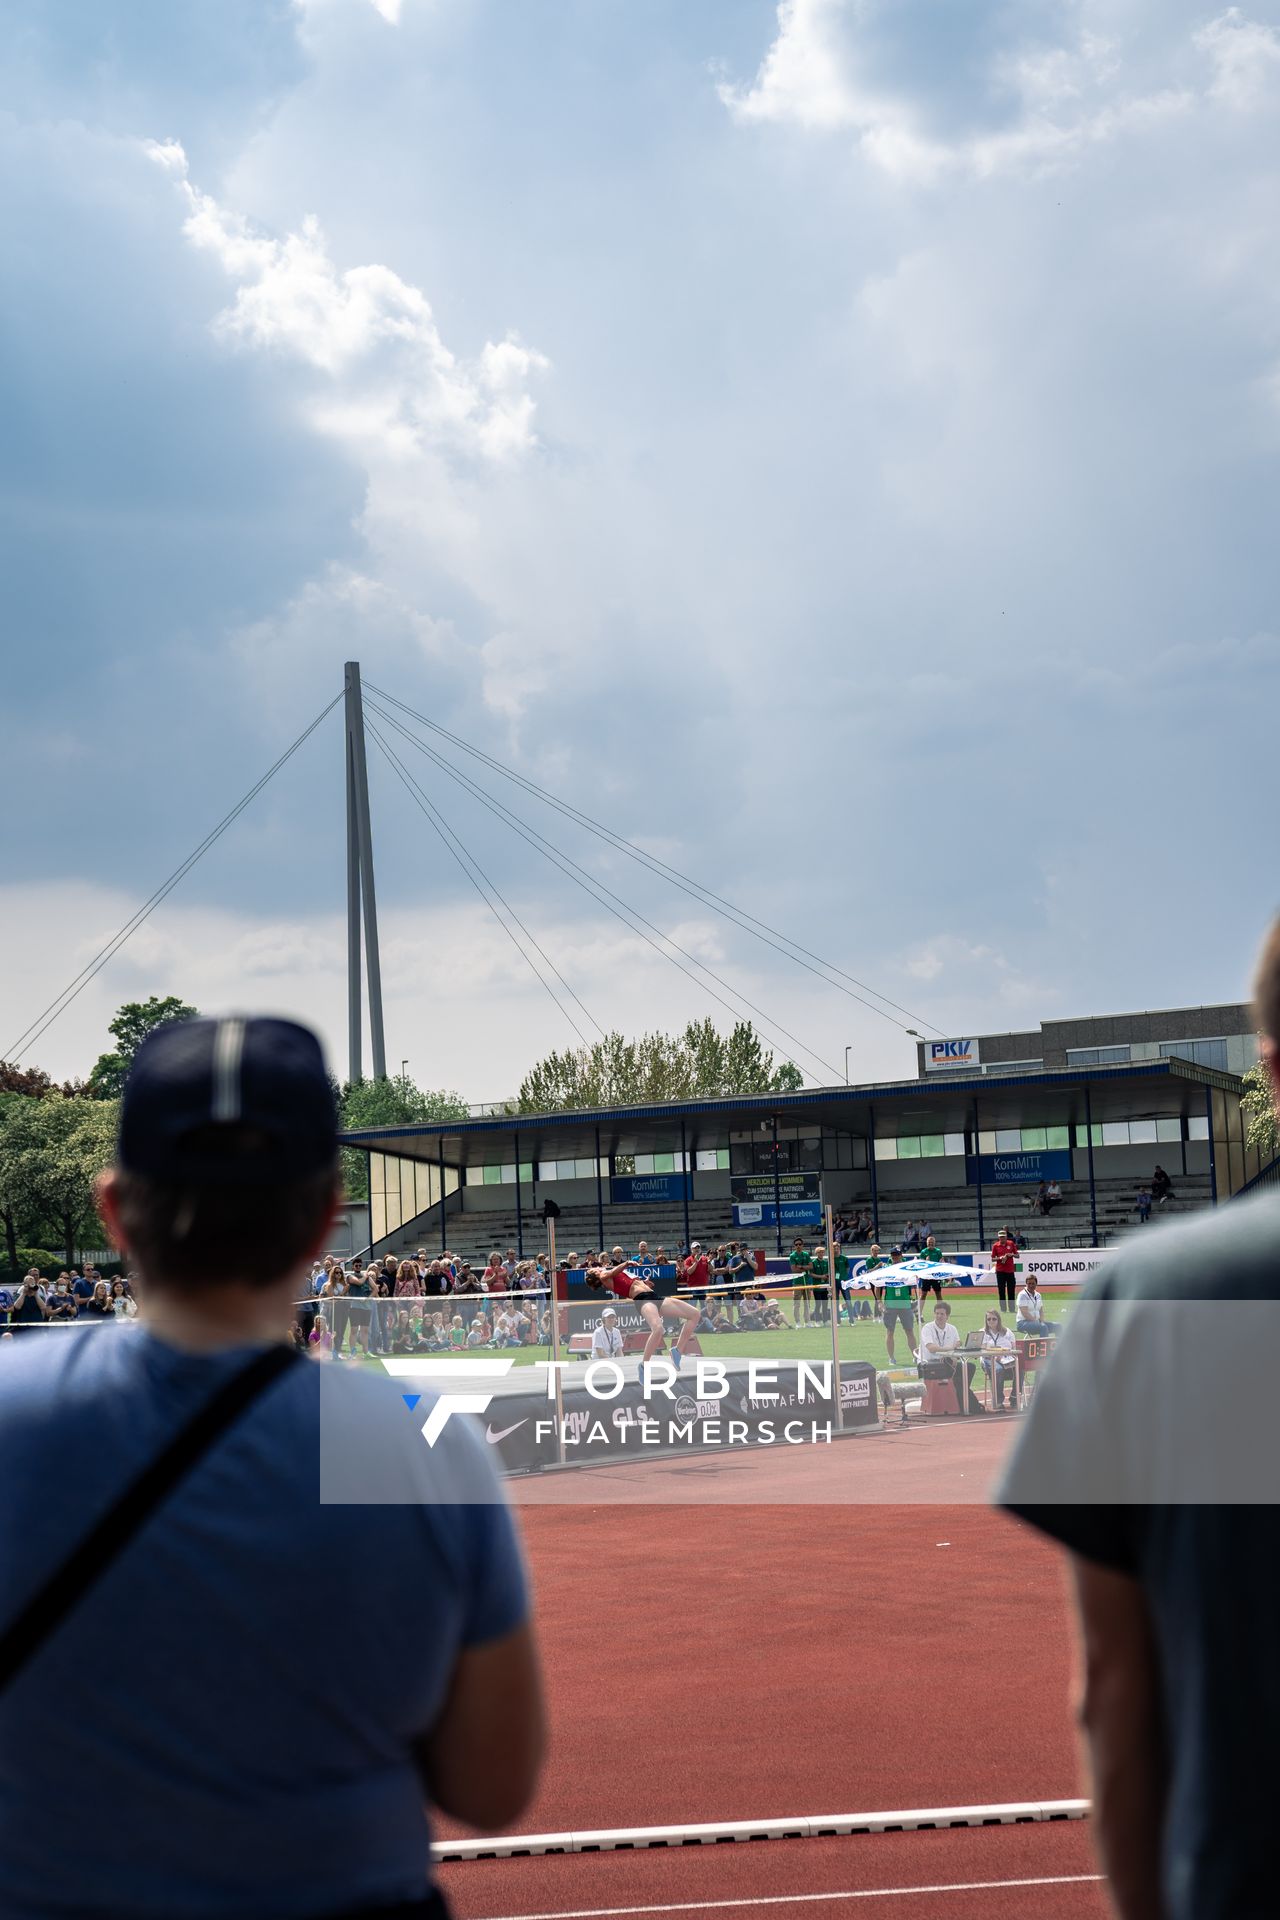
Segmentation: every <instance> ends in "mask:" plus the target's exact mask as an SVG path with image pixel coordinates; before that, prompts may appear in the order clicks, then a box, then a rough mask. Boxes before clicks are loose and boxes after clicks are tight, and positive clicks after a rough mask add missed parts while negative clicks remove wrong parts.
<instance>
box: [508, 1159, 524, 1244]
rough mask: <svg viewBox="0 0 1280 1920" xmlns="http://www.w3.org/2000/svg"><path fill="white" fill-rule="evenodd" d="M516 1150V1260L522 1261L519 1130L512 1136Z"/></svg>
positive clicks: (522, 1229)
mask: <svg viewBox="0 0 1280 1920" xmlns="http://www.w3.org/2000/svg"><path fill="white" fill-rule="evenodd" d="M511 1137H512V1139H513V1140H514V1141H515V1148H516V1259H517V1260H523V1259H524V1213H523V1211H522V1209H521V1206H520V1130H519V1128H518V1127H517V1128H516V1129H515V1131H514V1132H513V1134H512V1136H511Z"/></svg>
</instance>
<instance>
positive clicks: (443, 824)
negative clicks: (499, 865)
mask: <svg viewBox="0 0 1280 1920" xmlns="http://www.w3.org/2000/svg"><path fill="white" fill-rule="evenodd" d="M375 711H376V709H375ZM365 726H366V728H367V730H368V732H369V733H370V734H371V736H372V737H373V739H374V740H375V741H376V742H377V744H378V746H379V748H380V749H381V751H382V752H383V753H384V754H385V755H386V757H387V759H388V760H389V761H390V763H391V765H392V767H393V768H394V769H395V772H396V773H397V775H398V776H399V778H400V781H401V783H402V785H403V786H404V787H405V788H406V789H407V791H408V793H409V797H410V799H411V800H413V801H415V802H416V804H417V806H418V809H419V811H420V812H421V813H423V814H425V815H426V817H427V819H428V820H429V821H430V822H431V825H432V826H433V827H434V828H435V830H436V832H437V834H439V836H440V839H441V840H442V841H443V842H444V845H445V846H446V847H447V848H448V849H449V852H450V853H451V854H452V855H453V857H454V859H455V860H456V861H457V863H458V865H459V866H460V867H461V868H462V871H463V872H464V873H465V874H466V876H467V878H468V880H470V882H471V884H472V886H473V887H474V888H475V890H476V892H477V893H478V894H479V895H480V898H481V899H482V900H483V901H484V902H485V905H486V906H487V907H488V909H489V911H490V913H492V915H493V917H494V919H495V920H496V921H497V922H498V925H499V926H500V927H501V928H502V931H503V932H504V933H505V934H506V936H507V938H508V939H509V940H510V941H511V943H512V945H513V946H514V947H515V950H516V952H517V953H518V954H519V955H520V957H521V958H522V959H523V960H524V962H525V964H526V966H527V967H528V968H529V970H530V972H531V973H532V974H533V977H534V979H535V980H536V981H537V982H538V985H539V986H540V987H543V988H545V989H546V991H547V993H549V994H550V996H551V999H552V1002H553V1004H554V1005H555V1007H556V1009H557V1011H558V1012H560V1013H562V1014H563V1015H564V1017H565V1019H566V1020H567V1021H568V1022H569V1025H570V1026H571V1027H572V1028H573V1030H574V1032H575V1033H576V1034H577V1036H578V1038H579V1040H581V1042H582V1044H583V1046H584V1047H585V1046H586V1045H587V1044H588V1041H587V1036H586V1035H585V1034H584V1033H583V1031H582V1028H581V1027H580V1026H579V1025H578V1023H577V1021H576V1020H575V1019H574V1017H573V1015H572V1014H571V1013H570V1012H569V1009H568V1008H567V1007H565V1006H563V1005H561V1002H560V999H559V997H558V995H557V994H556V991H555V989H554V987H553V986H552V985H551V983H550V981H549V980H544V979H543V977H542V975H541V974H540V973H539V972H538V969H537V967H536V966H535V965H534V963H533V960H532V959H531V958H530V956H529V954H528V953H527V952H526V951H525V949H524V948H523V947H522V946H521V945H520V942H519V941H518V940H517V939H516V936H515V934H514V933H512V931H511V929H510V927H509V926H508V925H507V923H506V921H505V920H504V919H503V918H502V915H501V914H500V913H499V912H498V909H497V907H495V906H494V904H493V901H492V900H491V899H490V898H489V894H488V893H487V892H486V891H485V889H486V888H487V889H488V890H489V892H491V893H493V894H494V895H495V896H496V898H497V899H498V900H499V901H500V902H501V904H502V906H503V907H504V908H505V910H506V911H507V913H509V914H510V915H511V918H512V919H513V920H514V921H515V923H516V925H517V926H518V927H519V929H520V931H521V933H522V934H523V935H524V937H525V939H526V940H528V941H529V943H530V945H531V946H533V947H536V948H537V951H538V952H539V953H540V954H541V955H542V958H543V959H544V960H545V961H546V963H547V965H548V966H549V967H550V969H551V971H552V973H554V974H555V976H556V979H557V980H558V981H559V982H560V984H561V986H562V987H563V988H564V990H565V992H566V993H567V994H568V995H569V997H570V998H571V999H572V1000H574V1001H576V1002H577V1005H578V1006H579V1007H581V1008H582V1011H583V1013H584V1014H585V1015H586V1017H587V1019H588V1020H589V1021H590V1022H591V1024H592V1026H593V1027H594V1028H595V1030H596V1032H597V1033H598V1034H599V1035H600V1037H601V1039H602V1040H603V1038H604V1028H603V1027H602V1026H601V1025H600V1022H599V1021H598V1020H597V1019H596V1017H595V1015H594V1014H593V1013H592V1012H591V1011H590V1009H589V1008H587V1007H585V1006H583V1005H582V1001H581V1000H579V999H578V996H577V994H576V993H575V992H574V991H573V988H572V987H571V986H570V985H569V982H568V981H567V980H566V979H565V977H564V975H563V974H562V973H561V971H560V969H559V967H558V966H557V965H556V963H555V961H554V960H553V959H552V958H551V957H550V955H549V954H548V953H547V952H546V950H545V948H543V947H541V946H539V945H538V942H537V940H535V939H534V936H533V935H532V934H531V933H530V931H529V929H528V927H526V925H525V924H524V921H523V920H522V919H521V918H520V916H519V914H518V913H517V912H516V911H515V909H514V908H513V907H512V906H511V905H510V903H509V902H508V901H507V900H506V899H505V897H504V896H503V895H502V894H501V893H500V892H499V891H498V888H497V887H496V886H495V885H494V882H493V881H492V880H490V878H489V876H488V874H487V873H486V872H485V870H484V868H483V867H482V866H481V865H480V862H479V861H478V860H477V859H476V858H475V856H474V854H472V853H469V852H468V851H467V848H466V847H465V846H464V845H463V842H462V841H461V840H460V839H459V838H458V835H457V834H456V833H455V832H454V830H453V828H452V827H451V826H450V825H449V822H448V821H447V820H446V819H445V817H444V815H443V814H442V813H441V812H440V810H439V808H438V807H436V806H435V805H434V803H433V802H432V801H431V800H429V799H428V798H427V796H426V794H425V793H423V791H422V789H421V788H420V787H419V786H418V783H417V781H416V780H415V779H414V778H413V775H412V774H411V773H410V772H409V771H408V769H407V768H406V767H405V766H404V765H403V763H402V762H401V760H400V759H399V757H398V755H397V754H396V753H395V752H394V751H393V750H392V748H391V747H389V746H388V744H387V742H386V741H385V740H384V739H383V738H382V735H381V734H380V733H379V732H378V729H377V728H376V727H375V726H372V725H371V724H370V722H369V720H368V718H367V716H366V719H365ZM446 836H448V837H446ZM454 842H456V843H457V844H456V846H455V845H454V844H453V843H454ZM468 862H469V863H470V864H469V865H468V864H466V863H468ZM471 867H474V868H475V873H473V872H471V870H470V869H471ZM476 874H479V875H480V879H477V878H476ZM481 881H483V883H484V884H483V886H482V885H481Z"/></svg>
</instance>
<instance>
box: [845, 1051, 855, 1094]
mask: <svg viewBox="0 0 1280 1920" xmlns="http://www.w3.org/2000/svg"><path fill="white" fill-rule="evenodd" d="M852 1052H853V1042H852V1040H851V1041H850V1042H849V1044H848V1046H847V1047H846V1048H845V1050H844V1083H845V1085H846V1087H847V1086H848V1084H849V1055H850V1054H851V1053H852Z"/></svg>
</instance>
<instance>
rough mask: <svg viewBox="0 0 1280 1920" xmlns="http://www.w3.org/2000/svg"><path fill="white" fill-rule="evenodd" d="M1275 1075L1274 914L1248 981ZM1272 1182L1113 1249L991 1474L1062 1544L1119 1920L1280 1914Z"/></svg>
mask: <svg viewBox="0 0 1280 1920" xmlns="http://www.w3.org/2000/svg"><path fill="white" fill-rule="evenodd" d="M1256 1010H1257V1016H1258V1025H1259V1028H1260V1030H1261V1032H1262V1035H1263V1046H1262V1051H1263V1058H1264V1060H1265V1061H1266V1063H1267V1066H1268V1069H1269V1071H1270V1074H1271V1078H1272V1083H1273V1085H1277V1086H1280V1070H1278V1066H1277V1039H1278V1037H1280V922H1278V923H1277V924H1276V926H1275V927H1273V929H1272V931H1271V934H1270V936H1269V938H1268V940H1267V943H1266V946H1265V947H1264V950H1263V954H1262V959H1261V962H1260V965H1259V970H1258V977H1257V983H1256ZM1278 1374H1280V1192H1276V1191H1275V1190H1272V1191H1267V1192H1264V1193H1263V1194H1261V1195H1260V1196H1258V1197H1256V1198H1249V1199H1245V1200H1242V1201H1240V1202H1236V1203H1233V1204H1232V1205H1231V1206H1230V1207H1228V1208H1226V1209H1225V1210H1224V1209H1222V1208H1219V1209H1217V1210H1216V1211H1214V1212H1213V1213H1211V1214H1208V1215H1205V1216H1202V1217H1201V1218H1200V1219H1198V1220H1196V1221H1194V1222H1191V1223H1189V1224H1187V1225H1186V1226H1184V1227H1180V1228H1174V1229H1170V1230H1169V1231H1167V1232H1165V1233H1163V1234H1161V1235H1159V1236H1158V1238H1157V1237H1155V1236H1153V1237H1152V1238H1151V1239H1150V1240H1147V1239H1146V1236H1143V1243H1142V1244H1140V1245H1135V1246H1134V1247H1133V1248H1132V1249H1131V1250H1130V1249H1126V1250H1124V1251H1122V1252H1120V1253H1118V1254H1117V1255H1116V1256H1115V1258H1114V1259H1112V1260H1109V1261H1108V1262H1107V1263H1106V1265H1105V1266H1104V1267H1103V1268H1101V1269H1100V1270H1099V1275H1098V1277H1097V1279H1096V1280H1095V1282H1094V1283H1093V1285H1092V1286H1091V1287H1090V1289H1089V1290H1088V1292H1087V1294H1086V1295H1085V1297H1084V1298H1083V1299H1082V1300H1081V1302H1080V1304H1079V1305H1078V1306H1077V1308H1076V1310H1075V1312H1074V1314H1073V1315H1072V1317H1071V1320H1070V1323H1069V1325H1068V1328H1067V1330H1066V1332H1065V1334H1064V1335H1063V1337H1062V1339H1061V1340H1060V1341H1059V1344H1058V1349H1057V1352H1056V1353H1055V1355H1054V1357H1053V1360H1052V1362H1051V1364H1050V1365H1049V1367H1048V1368H1047V1369H1046V1371H1045V1374H1044V1377H1043V1381H1042V1384H1041V1385H1040V1387H1039V1388H1038V1390H1037V1392H1036V1396H1035V1399H1034V1402H1033V1405H1032V1411H1031V1415H1030V1417H1029V1420H1028V1422H1027V1425H1026V1427H1025V1429H1024V1431H1023V1433H1022V1435H1021V1438H1020V1443H1019V1445H1018V1447H1017V1450H1016V1451H1015V1453H1014V1456H1013V1458H1012V1460H1011V1462H1010V1464H1009V1466H1008V1468H1007V1470H1006V1472H1005V1474H1004V1477H1003V1480H1002V1482H1001V1484H1000V1486H999V1488H998V1492H997V1499H998V1501H999V1502H1000V1504H1001V1505H1003V1506H1005V1507H1007V1508H1008V1509H1009V1510H1010V1511H1011V1512H1012V1513H1015V1514H1018V1515H1020V1516H1021V1517H1022V1518H1023V1519H1024V1520H1026V1521H1028V1522H1029V1523H1030V1524H1031V1525H1032V1526H1034V1527H1036V1528H1038V1529H1039V1530H1040V1531H1042V1532H1044V1533H1046V1534H1048V1535H1049V1536H1050V1537H1051V1538H1053V1539H1054V1540H1056V1541H1058V1542H1059V1543H1060V1544H1061V1545H1062V1546H1063V1547H1065V1548H1066V1550H1067V1553H1068V1555H1069V1560H1070V1569H1071V1576H1072V1583H1073V1588H1074V1596H1075V1606H1076V1613H1077V1618H1078V1632H1079V1640H1080V1649H1081V1661H1080V1667H1081V1674H1082V1695H1081V1701H1080V1717H1081V1722H1082V1725H1083V1728H1084V1734H1085V1742H1086V1747H1087V1752H1088V1758H1089V1765H1090V1772H1091V1775H1092V1793H1093V1827H1094V1835H1095V1841H1096V1845H1097V1849H1098V1853H1099V1856H1100V1858H1101V1860H1102V1863H1103V1865H1104V1867H1105V1868H1106V1871H1107V1875H1108V1878H1109V1880H1110V1883H1111V1892H1112V1899H1113V1902H1114V1905H1115V1910H1116V1912H1117V1913H1118V1914H1119V1915H1120V1916H1121V1920H1250V1917H1251V1916H1255V1915H1262V1914H1267V1913H1273V1912H1275V1911H1276V1910H1277V1906H1278V1905H1280V1898H1278V1896H1277V1891H1276V1866H1275V1855H1274V1852H1273V1848H1272V1835H1271V1830H1270V1819H1271V1815H1272V1804H1271V1802H1272V1794H1271V1792H1270V1787H1271V1785H1272V1783H1273V1782H1274V1778H1275V1767H1274V1761H1267V1760H1266V1759H1265V1757H1263V1758H1262V1759H1261V1761H1260V1751H1259V1747H1258V1746H1257V1745H1256V1744H1255V1742H1257V1741H1258V1740H1259V1739H1260V1738H1262V1739H1268V1738H1269V1737H1270V1733H1271V1730H1272V1729H1273V1727H1274V1726H1275V1724H1276V1722H1277V1720H1278V1719H1280V1662H1277V1661H1275V1660H1274V1659H1272V1658H1271V1655H1270V1652H1269V1649H1270V1646H1271V1642H1272V1640H1273V1639H1274V1633H1275V1608H1276V1595H1277V1593H1280V1417H1278V1415H1277V1411H1276V1409H1277V1405H1278V1404H1280V1394H1277V1375H1278Z"/></svg>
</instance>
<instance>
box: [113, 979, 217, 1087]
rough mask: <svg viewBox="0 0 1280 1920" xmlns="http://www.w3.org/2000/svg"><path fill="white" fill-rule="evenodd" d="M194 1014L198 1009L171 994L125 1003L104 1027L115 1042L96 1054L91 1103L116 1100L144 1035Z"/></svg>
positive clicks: (153, 995) (187, 1018)
mask: <svg viewBox="0 0 1280 1920" xmlns="http://www.w3.org/2000/svg"><path fill="white" fill-rule="evenodd" d="M197 1012H198V1008H196V1007H191V1006H188V1005H187V1002H186V1001H185V1000H179V999H178V997H177V995H176V994H172V993H170V994H166V995H165V997H164V999H163V1000H161V999H159V998H157V996H156V995H155V994H154V993H153V994H152V995H151V996H150V997H149V998H148V999H146V1000H127V1001H126V1002H125V1004H124V1006H122V1007H121V1008H120V1010H119V1012H118V1013H117V1014H116V1017H115V1019H114V1020H113V1021H112V1022H111V1024H110V1026H109V1027H108V1028H107V1032H108V1033H109V1034H111V1035H112V1037H113V1038H114V1040H115V1043H116V1044H115V1048H114V1050H113V1051H112V1052H111V1053H102V1054H99V1056H98V1059H97V1061H96V1063H95V1065H94V1069H93V1072H92V1073H91V1074H90V1075H89V1084H88V1088H87V1091H88V1092H89V1093H90V1094H91V1095H92V1096H93V1098H94V1099H95V1100H118V1099H119V1098H120V1095H121V1093H123V1091H124V1083H125V1081H126V1079H127V1078H128V1075H129V1069H130V1067H131V1066H132V1065H133V1057H134V1055H135V1054H136V1053H137V1051H138V1048H139V1047H140V1046H141V1045H142V1043H143V1041H144V1040H145V1039H146V1038H147V1035H148V1034H151V1033H154V1032H155V1031H156V1028H157V1027H167V1026H169V1024H170V1023H171V1022H172V1021H174V1020H192V1019H194V1018H195V1016H196V1014H197Z"/></svg>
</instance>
